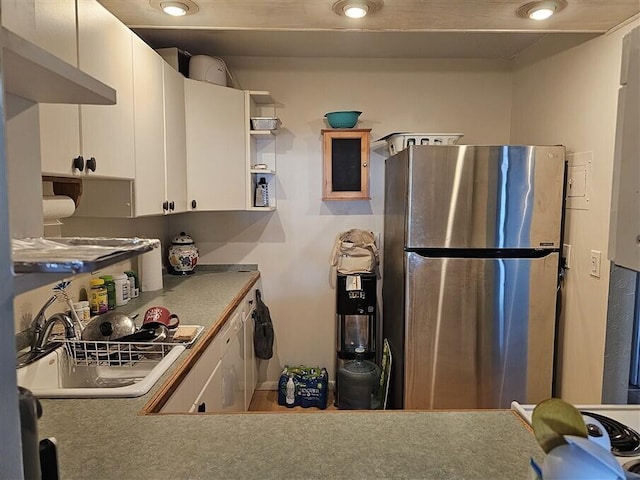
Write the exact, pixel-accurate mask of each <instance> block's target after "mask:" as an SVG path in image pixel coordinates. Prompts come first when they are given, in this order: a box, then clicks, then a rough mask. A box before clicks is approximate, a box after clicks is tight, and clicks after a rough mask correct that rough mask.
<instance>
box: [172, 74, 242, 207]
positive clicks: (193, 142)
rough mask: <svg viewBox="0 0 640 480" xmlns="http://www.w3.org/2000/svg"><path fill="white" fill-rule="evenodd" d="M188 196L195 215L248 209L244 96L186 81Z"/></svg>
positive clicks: (208, 85) (195, 81) (196, 81)
mask: <svg viewBox="0 0 640 480" xmlns="http://www.w3.org/2000/svg"><path fill="white" fill-rule="evenodd" d="M185 114H186V139H187V193H188V202H189V208H190V209H191V210H199V211H207V210H244V209H245V188H246V161H245V116H244V92H243V91H242V90H235V89H233V88H227V87H222V86H219V85H214V84H211V83H207V82H200V81H198V80H190V79H185Z"/></svg>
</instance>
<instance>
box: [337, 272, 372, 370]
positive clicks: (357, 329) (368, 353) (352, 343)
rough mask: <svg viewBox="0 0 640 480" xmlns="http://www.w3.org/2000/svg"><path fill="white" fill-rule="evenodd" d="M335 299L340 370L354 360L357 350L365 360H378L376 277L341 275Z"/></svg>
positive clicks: (370, 275) (369, 275)
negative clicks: (343, 364)
mask: <svg viewBox="0 0 640 480" xmlns="http://www.w3.org/2000/svg"><path fill="white" fill-rule="evenodd" d="M336 288H337V299H336V320H337V322H338V325H337V345H336V349H337V356H338V366H340V365H341V364H342V363H344V360H353V359H354V358H355V352H356V348H358V347H361V348H363V349H364V358H366V359H374V358H375V356H376V346H375V339H376V331H375V330H376V275H375V274H364V273H361V274H355V275H343V274H338V281H337V287H336Z"/></svg>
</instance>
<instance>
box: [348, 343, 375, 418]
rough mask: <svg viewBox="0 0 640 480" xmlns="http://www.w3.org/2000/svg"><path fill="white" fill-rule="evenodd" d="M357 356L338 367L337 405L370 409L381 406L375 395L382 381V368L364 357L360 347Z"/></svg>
mask: <svg viewBox="0 0 640 480" xmlns="http://www.w3.org/2000/svg"><path fill="white" fill-rule="evenodd" d="M355 354H356V358H355V360H351V361H349V362H346V363H345V364H344V366H342V367H340V368H339V369H338V385H337V405H338V408H340V409H348V410H370V409H376V408H379V407H380V405H379V404H378V401H377V400H375V398H374V395H375V393H376V391H377V387H378V385H379V383H380V368H379V367H378V366H377V365H376V364H375V363H373V362H370V361H368V360H365V359H364V348H362V347H358V348H356V351H355Z"/></svg>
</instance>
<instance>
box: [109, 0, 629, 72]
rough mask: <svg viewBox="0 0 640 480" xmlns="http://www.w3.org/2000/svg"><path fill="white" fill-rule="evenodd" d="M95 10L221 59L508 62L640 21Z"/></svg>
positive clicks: (461, 7) (277, 10)
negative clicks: (543, 42)
mask: <svg viewBox="0 0 640 480" xmlns="http://www.w3.org/2000/svg"><path fill="white" fill-rule="evenodd" d="M99 1H100V3H102V4H103V5H104V6H105V7H106V8H107V9H108V10H110V11H111V12H112V13H113V14H114V15H115V16H116V17H118V18H119V19H120V20H121V21H122V22H124V23H125V24H126V25H128V26H129V27H131V28H132V29H133V30H134V31H135V32H136V33H138V35H140V36H141V37H142V38H143V39H144V40H145V41H147V42H148V43H149V44H150V45H151V46H153V47H154V48H161V47H179V48H181V49H183V50H186V51H188V52H189V53H192V54H209V55H216V56H222V57H224V56H236V55H239V56H272V57H278V56H284V57H368V58H391V57H395V58H397V57H403V58H498V59H510V58H513V57H515V56H517V55H518V54H519V53H520V52H522V51H523V50H524V49H525V48H527V47H528V46H530V45H532V44H534V43H536V42H538V41H540V39H542V37H544V36H548V35H553V37H554V39H557V40H558V42H559V43H560V44H562V45H567V46H569V45H575V44H576V43H580V42H583V41H586V40H588V39H590V38H593V37H595V36H597V35H600V34H602V33H605V32H607V31H608V30H610V29H611V28H613V27H615V26H617V25H620V24H621V23H623V22H625V21H626V20H628V19H630V18H632V17H634V16H637V15H638V14H639V12H640V2H639V1H638V0H609V1H604V0H567V1H568V6H567V7H566V8H565V9H564V10H562V11H560V12H559V13H557V14H556V15H554V16H553V17H551V18H550V19H548V20H546V21H542V22H539V21H534V20H529V19H523V18H520V17H518V16H516V10H517V9H518V8H519V7H520V6H521V5H522V4H523V3H526V0H522V1H512V0H385V2H384V4H383V6H382V8H381V9H379V10H377V11H375V12H374V13H372V14H370V15H368V16H367V17H365V18H363V19H358V20H354V19H349V18H347V17H344V16H340V15H337V14H336V13H334V11H333V10H332V5H333V3H334V1H335V0H193V1H195V2H196V3H197V5H198V7H199V11H198V12H197V13H196V14H194V15H186V16H183V17H170V16H168V15H165V14H164V13H162V12H161V11H160V10H158V9H156V8H154V7H153V6H152V5H151V4H152V3H156V4H157V3H159V1H158V0H155V1H154V0H99ZM178 1H179V0H178Z"/></svg>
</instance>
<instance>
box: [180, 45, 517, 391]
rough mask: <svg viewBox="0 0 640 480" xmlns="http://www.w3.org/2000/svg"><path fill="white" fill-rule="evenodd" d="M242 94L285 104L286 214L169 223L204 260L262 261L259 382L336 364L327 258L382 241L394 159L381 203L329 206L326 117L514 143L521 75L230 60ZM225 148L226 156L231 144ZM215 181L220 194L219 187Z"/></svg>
mask: <svg viewBox="0 0 640 480" xmlns="http://www.w3.org/2000/svg"><path fill="white" fill-rule="evenodd" d="M227 63H228V64H229V66H230V68H231V70H232V71H233V73H234V75H235V76H236V77H237V79H238V80H239V82H240V84H241V86H242V88H244V89H254V90H268V91H270V92H271V94H272V96H273V97H274V98H275V100H276V101H278V102H280V103H281V104H282V107H281V108H279V109H278V111H277V113H278V116H279V117H280V118H281V120H282V123H283V126H282V131H281V133H280V134H279V135H278V136H277V155H278V157H277V210H276V211H275V212H272V213H256V212H240V213H238V212H235V213H234V212H218V213H190V214H184V215H179V216H172V217H169V220H168V221H169V233H170V235H175V234H177V233H179V232H180V231H181V230H184V231H186V232H187V233H189V234H190V235H191V236H193V238H194V240H195V241H196V243H197V245H198V247H199V249H200V262H201V263H205V264H216V263H257V264H258V265H259V269H260V271H261V272H262V275H263V284H264V300H265V302H266V303H267V305H268V306H269V307H270V309H271V314H272V318H273V320H274V327H275V332H276V348H275V354H274V358H273V359H272V360H271V361H270V363H269V369H268V374H267V376H266V377H265V376H264V375H263V376H262V378H261V379H260V380H261V381H265V380H267V381H276V380H277V378H278V376H279V373H280V371H281V369H282V366H284V365H285V364H301V363H302V364H309V365H321V366H326V367H328V368H329V369H330V370H331V371H332V372H333V369H334V361H335V360H334V358H335V316H334V315H335V290H334V289H333V287H332V283H331V281H330V278H331V274H330V268H329V264H328V259H329V254H330V251H331V247H332V245H333V241H334V239H335V236H336V235H337V233H339V232H341V231H344V230H348V229H349V228H354V227H356V228H364V229H370V230H373V231H375V232H381V231H382V228H383V218H382V213H383V183H384V178H383V177H384V159H385V158H386V151H385V150H374V151H373V152H372V157H371V162H370V163H371V171H370V174H371V201H350V202H323V201H322V200H321V198H322V137H321V133H320V130H321V129H323V128H327V127H326V125H325V123H324V121H323V115H324V114H325V113H326V112H330V111H334V110H360V111H362V112H363V113H362V115H361V117H360V118H361V121H360V123H359V124H358V127H359V128H371V129H372V132H371V138H372V139H373V140H375V139H377V138H380V137H382V136H384V135H386V134H388V133H392V132H397V131H415V132H462V133H464V135H465V136H464V137H463V139H462V141H461V143H470V144H472V143H497V144H500V143H506V142H508V140H509V133H510V121H511V119H510V112H511V79H512V76H511V72H510V69H509V66H508V65H507V64H506V63H505V62H490V61H484V60H483V61H477V60H466V61H451V60H444V61H443V60H440V61H434V60H432V61H428V60H388V59H385V60H382V59H374V60H358V59H326V58H324V59H322V58H321V59H302V58H246V57H242V58H241V57H237V58H230V59H227ZM220 148H222V149H223V148H224V145H221V146H220ZM216 181H224V179H220V180H217V179H214V180H213V182H212V188H215V182H216Z"/></svg>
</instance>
